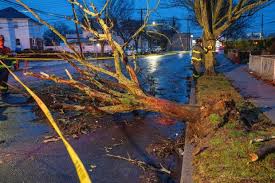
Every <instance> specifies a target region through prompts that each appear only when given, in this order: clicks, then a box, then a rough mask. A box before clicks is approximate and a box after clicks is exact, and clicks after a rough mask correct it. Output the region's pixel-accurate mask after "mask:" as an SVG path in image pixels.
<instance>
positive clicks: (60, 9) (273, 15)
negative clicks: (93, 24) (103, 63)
mask: <svg viewBox="0 0 275 183" xmlns="http://www.w3.org/2000/svg"><path fill="white" fill-rule="evenodd" d="M10 1H12V2H15V0H10ZM133 1H134V2H135V7H136V8H145V7H146V3H145V2H146V0H133ZM24 2H26V3H27V4H28V5H29V6H30V7H32V8H36V9H39V10H43V11H46V12H52V13H57V14H64V15H71V14H72V12H71V6H70V5H69V4H68V3H67V1H66V0H47V1H45V0H25V1H24ZM94 2H95V3H96V4H97V5H98V6H101V5H102V2H103V0H98V1H94ZM151 2H152V3H151V5H153V4H154V0H153V1H151ZM162 2H166V1H165V0H163V1H162ZM8 6H11V5H10V4H9V3H7V2H6V1H5V0H0V9H2V8H5V7H8ZM13 7H15V8H17V9H19V10H22V9H20V8H18V7H16V6H13ZM152 7H153V6H152ZM274 10H275V4H273V5H271V6H269V7H266V8H265V9H263V10H261V11H260V12H258V13H257V15H256V16H255V18H254V19H252V20H251V28H250V30H249V32H260V31H261V15H262V13H263V15H264V33H265V34H266V35H268V34H270V33H275V11H274ZM187 15H188V13H187V11H185V10H184V9H180V8H169V9H163V8H161V9H159V10H158V11H157V13H154V14H153V15H152V16H151V21H154V20H158V19H161V18H166V17H173V16H175V17H177V18H180V19H184V18H186V17H187ZM43 17H44V18H46V19H47V20H48V21H49V22H51V23H54V22H63V21H64V20H61V19H58V18H56V17H52V16H47V17H45V16H43ZM134 17H136V18H139V17H140V15H139V12H138V11H137V12H136V13H135V15H134ZM179 21H180V24H181V31H182V32H186V30H187V29H186V21H185V20H179ZM191 32H192V33H193V34H195V36H199V35H200V33H201V31H200V29H199V28H197V27H193V26H191Z"/></svg>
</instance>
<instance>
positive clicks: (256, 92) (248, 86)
mask: <svg viewBox="0 0 275 183" xmlns="http://www.w3.org/2000/svg"><path fill="white" fill-rule="evenodd" d="M217 62H218V63H219V64H220V65H219V66H218V67H217V71H219V72H223V73H224V74H225V76H226V77H227V78H228V79H230V80H231V81H232V84H233V85H234V87H235V88H238V89H239V91H240V94H241V95H242V96H243V97H245V98H248V99H249V100H250V101H251V102H253V103H254V104H255V105H256V106H257V107H259V108H260V109H261V111H262V112H264V114H265V115H266V116H267V117H268V118H269V119H270V120H271V121H272V122H273V123H274V124H275V87H274V86H271V85H268V84H266V83H265V82H264V81H261V80H257V79H256V78H254V77H253V76H251V75H250V74H249V73H248V72H247V71H248V65H236V64H233V63H231V62H230V60H229V59H228V58H226V57H225V56H224V55H223V54H218V55H217Z"/></svg>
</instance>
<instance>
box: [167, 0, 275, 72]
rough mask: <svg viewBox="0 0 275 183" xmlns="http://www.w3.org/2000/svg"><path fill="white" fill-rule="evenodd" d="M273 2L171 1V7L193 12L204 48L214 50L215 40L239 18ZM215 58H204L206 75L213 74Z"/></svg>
mask: <svg viewBox="0 0 275 183" xmlns="http://www.w3.org/2000/svg"><path fill="white" fill-rule="evenodd" d="M273 2H274V0H260V1H259V0H236V1H234V0H209V1H206V0H171V3H172V4H173V5H177V6H182V7H185V8H187V9H189V10H191V11H192V12H193V14H194V15H195V16H196V20H197V22H198V24H199V25H200V27H201V28H202V29H203V42H204V46H212V47H213V48H214V49H215V46H216V39H218V38H219V37H220V36H221V35H222V34H223V33H225V32H226V31H227V30H229V29H230V27H232V26H233V25H234V23H235V22H236V21H238V20H240V18H242V17H245V16H247V15H251V14H254V13H255V12H257V11H258V10H259V9H261V8H263V7H264V6H267V5H269V4H270V3H273ZM214 63H215V56H214V53H213V52H208V53H207V54H206V56H205V66H206V73H207V74H210V75H211V74H214V73H215V69H214Z"/></svg>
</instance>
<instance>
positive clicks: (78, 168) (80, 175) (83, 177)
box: [0, 60, 92, 183]
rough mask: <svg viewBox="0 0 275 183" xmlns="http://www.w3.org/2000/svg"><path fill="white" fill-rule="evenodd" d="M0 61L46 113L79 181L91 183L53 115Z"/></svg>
mask: <svg viewBox="0 0 275 183" xmlns="http://www.w3.org/2000/svg"><path fill="white" fill-rule="evenodd" d="M0 63H1V64H2V65H3V66H5V67H6V68H7V69H8V71H9V72H10V73H11V75H12V76H13V77H14V79H15V80H16V81H18V82H19V83H20V84H21V85H22V86H23V87H24V88H25V89H26V90H27V91H28V93H29V94H30V95H31V96H32V97H33V98H34V100H35V101H36V102H37V104H38V106H39V107H40V108H41V110H42V111H43V113H44V114H45V115H46V117H47V118H48V120H49V121H50V123H51V125H52V126H53V128H54V130H55V131H56V133H57V134H58V135H59V137H60V138H61V140H62V142H63V143H64V145H65V147H66V149H67V151H68V153H69V155H70V157H71V159H72V162H73V164H74V166H75V169H76V172H77V175H78V178H79V180H80V183H92V181H91V179H90V177H89V174H88V172H87V170H86V169H85V167H84V165H83V163H82V161H81V160H80V158H79V157H78V155H77V154H76V152H75V150H74V149H73V148H72V146H71V145H70V144H69V142H68V141H67V140H66V139H65V137H64V136H63V134H62V132H61V131H60V129H59V127H58V126H57V123H56V122H55V121H54V119H53V116H52V114H51V112H50V111H49V109H48V107H47V106H46V105H45V103H44V102H43V101H42V100H41V99H40V98H39V97H38V96H37V95H36V94H35V93H34V92H33V91H32V90H31V89H30V88H29V87H27V86H26V85H25V84H24V83H23V82H22V81H21V80H20V79H19V78H18V77H17V76H16V75H15V74H14V73H13V72H12V71H11V70H10V69H9V68H8V66H7V65H6V64H5V63H3V62H2V61H1V60H0Z"/></svg>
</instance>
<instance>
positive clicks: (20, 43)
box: [0, 7, 43, 51]
mask: <svg viewBox="0 0 275 183" xmlns="http://www.w3.org/2000/svg"><path fill="white" fill-rule="evenodd" d="M42 27H43V25H42V24H41V23H39V22H37V21H35V20H34V19H32V18H30V17H28V16H27V15H25V14H23V13H21V12H19V11H17V10H16V9H14V8H12V7H9V8H5V9H2V10H0V34H1V35H3V36H4V37H5V45H6V46H7V47H9V48H11V50H13V51H20V50H24V49H43V31H42Z"/></svg>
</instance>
